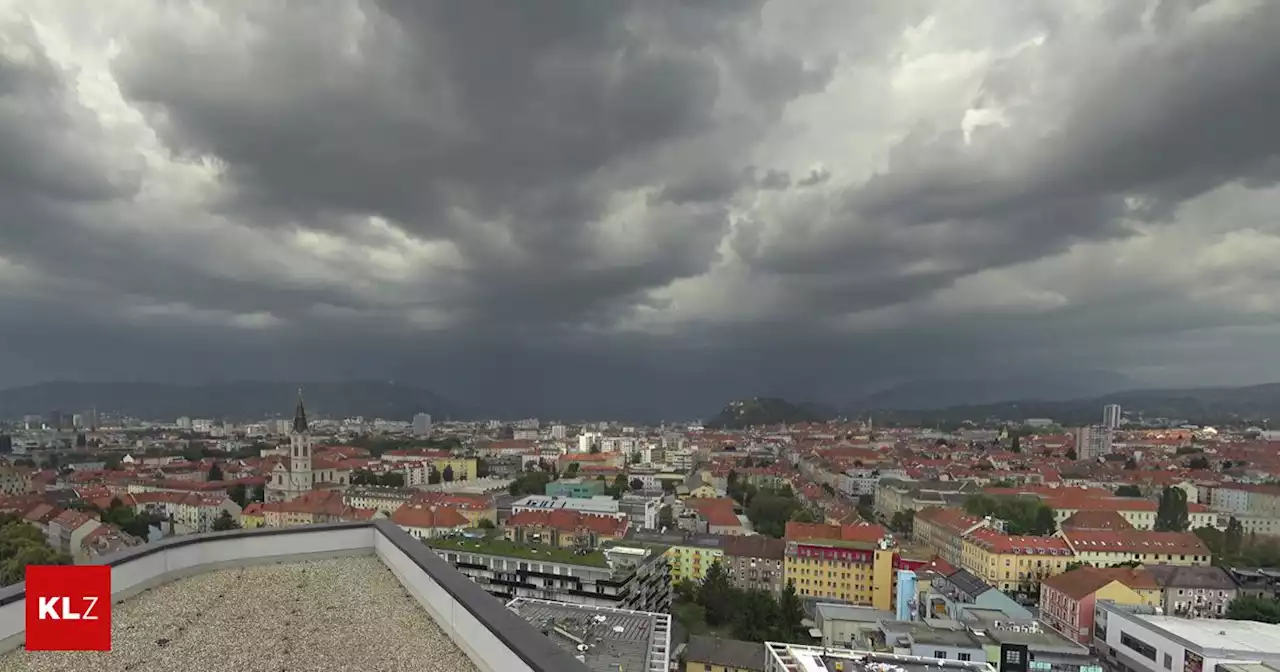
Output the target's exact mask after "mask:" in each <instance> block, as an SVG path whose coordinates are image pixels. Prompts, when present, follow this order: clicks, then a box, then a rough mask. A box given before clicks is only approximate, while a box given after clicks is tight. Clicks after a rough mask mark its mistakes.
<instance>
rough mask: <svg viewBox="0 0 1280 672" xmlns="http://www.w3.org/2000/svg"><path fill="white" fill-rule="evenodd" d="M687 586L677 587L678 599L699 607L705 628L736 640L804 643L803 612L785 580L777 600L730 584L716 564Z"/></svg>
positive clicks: (723, 570) (767, 594) (722, 569)
mask: <svg viewBox="0 0 1280 672" xmlns="http://www.w3.org/2000/svg"><path fill="white" fill-rule="evenodd" d="M687 584H689V582H684V583H683V584H681V585H680V586H679V590H678V591H677V597H678V599H681V600H686V601H692V602H693V603H694V604H696V605H697V606H699V607H701V609H702V612H703V616H704V618H705V620H706V623H707V625H710V626H712V627H727V628H729V629H730V631H731V633H732V636H733V637H734V638H735V639H741V640H744V641H749V642H763V641H766V640H769V641H780V642H797V643H806V642H807V638H808V633H806V632H805V629H804V626H803V625H802V624H801V621H802V620H803V619H804V609H803V607H802V606H801V603H800V597H799V596H798V595H797V594H796V589H795V584H794V582H791V581H788V582H787V585H786V587H785V588H784V589H783V591H782V593H781V594H780V595H778V597H777V598H774V596H773V595H772V594H770V593H768V592H766V591H762V590H741V589H739V588H737V587H735V586H734V585H733V583H732V581H731V580H730V578H729V574H728V572H727V571H726V570H725V569H724V567H723V566H722V565H721V564H720V562H719V561H716V562H714V563H712V565H711V567H709V568H708V569H707V572H706V575H705V576H704V578H703V579H702V581H700V582H698V583H697V584H696V585H694V586H689V585H687ZM677 613H680V612H679V610H677Z"/></svg>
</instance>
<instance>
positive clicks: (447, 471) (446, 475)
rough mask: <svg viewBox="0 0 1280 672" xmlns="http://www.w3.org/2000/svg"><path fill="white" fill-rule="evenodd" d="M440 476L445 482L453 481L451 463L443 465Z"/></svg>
mask: <svg viewBox="0 0 1280 672" xmlns="http://www.w3.org/2000/svg"><path fill="white" fill-rule="evenodd" d="M440 477H441V478H443V479H444V482H445V483H452V482H453V465H451V464H446V465H444V471H443V472H441V473H440Z"/></svg>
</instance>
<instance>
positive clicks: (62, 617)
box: [36, 597, 98, 621]
mask: <svg viewBox="0 0 1280 672" xmlns="http://www.w3.org/2000/svg"><path fill="white" fill-rule="evenodd" d="M84 602H85V605H84V611H71V598H69V597H42V598H40V599H39V600H38V601H37V602H36V603H37V604H39V605H40V620H46V619H48V620H54V621H96V620H98V617H97V615H95V614H94V613H93V608H94V607H96V606H98V598H96V597H86V598H84ZM58 605H62V606H61V611H59V610H58V609H59V606H58Z"/></svg>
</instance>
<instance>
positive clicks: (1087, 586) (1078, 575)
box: [1041, 567, 1159, 601]
mask: <svg viewBox="0 0 1280 672" xmlns="http://www.w3.org/2000/svg"><path fill="white" fill-rule="evenodd" d="M1112 581H1119V582H1120V583H1123V584H1124V585H1126V586H1129V587H1130V588H1134V589H1138V590H1154V589H1156V588H1158V587H1159V586H1157V585H1156V582H1155V579H1153V578H1152V577H1151V575H1150V574H1148V573H1147V572H1145V571H1143V570H1142V569H1141V568H1129V567H1108V568H1105V569H1100V568H1097V567H1078V568H1076V569H1073V570H1071V571H1069V572H1064V573H1062V574H1058V575H1057V576H1050V577H1048V578H1045V579H1043V580H1042V581H1041V583H1042V584H1043V585H1046V586H1048V587H1050V588H1052V589H1054V590H1056V591H1058V592H1060V593H1062V594H1064V595H1066V596H1067V597H1070V598H1071V599H1073V600H1076V601H1079V600H1081V599H1083V598H1085V597H1087V596H1089V595H1091V594H1093V593H1096V592H1097V591H1099V590H1101V589H1102V588H1104V587H1106V586H1108V585H1110V584H1111V582H1112Z"/></svg>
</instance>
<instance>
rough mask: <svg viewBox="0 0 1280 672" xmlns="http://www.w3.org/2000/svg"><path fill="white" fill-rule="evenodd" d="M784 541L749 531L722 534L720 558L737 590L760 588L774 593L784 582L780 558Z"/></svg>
mask: <svg viewBox="0 0 1280 672" xmlns="http://www.w3.org/2000/svg"><path fill="white" fill-rule="evenodd" d="M786 552H787V542H786V541H785V540H783V539H772V538H770V537H765V536H760V535H753V536H748V537H742V536H738V537H726V538H725V540H724V557H723V558H722V559H721V562H723V563H724V567H725V569H726V570H727V571H728V572H729V579H730V581H732V582H733V585H734V586H736V587H737V588H739V589H741V590H763V591H767V592H770V593H773V594H775V595H776V594H778V593H779V592H781V591H782V588H783V587H784V586H785V585H786V577H785V572H784V568H783V560H784V559H785V558H786Z"/></svg>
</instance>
